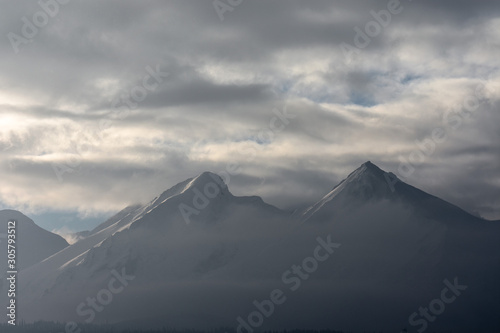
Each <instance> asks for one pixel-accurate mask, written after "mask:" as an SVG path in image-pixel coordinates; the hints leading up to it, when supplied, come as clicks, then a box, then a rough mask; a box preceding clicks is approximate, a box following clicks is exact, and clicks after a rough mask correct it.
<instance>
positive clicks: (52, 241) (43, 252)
mask: <svg viewBox="0 0 500 333" xmlns="http://www.w3.org/2000/svg"><path fill="white" fill-rule="evenodd" d="M8 221H16V234H17V235H16V236H17V237H16V244H15V245H16V247H17V256H16V257H17V258H16V259H17V260H16V261H17V269H18V270H23V269H25V268H27V267H29V266H31V265H33V264H35V263H38V262H40V261H42V260H43V259H45V258H47V257H49V256H51V255H53V254H54V253H56V252H59V251H60V250H62V249H64V248H65V247H67V246H68V243H67V242H66V241H65V240H64V239H63V238H62V237H61V236H59V235H56V234H54V233H51V232H49V231H47V230H45V229H42V228H40V227H39V226H37V225H36V224H35V223H34V222H33V220H31V219H30V218H29V217H27V216H26V215H24V214H22V213H20V212H18V211H15V210H1V211H0V228H1V229H0V233H3V234H6V233H7V223H8ZM0 241H2V242H5V243H6V242H7V239H0ZM0 269H1V270H0V272H5V271H7V269H6V256H2V257H1V258H0Z"/></svg>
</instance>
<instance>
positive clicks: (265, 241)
mask: <svg viewBox="0 0 500 333" xmlns="http://www.w3.org/2000/svg"><path fill="white" fill-rule="evenodd" d="M499 236H500V228H499V224H498V223H495V222H492V221H486V220H482V219H480V218H477V217H474V216H472V215H470V214H468V213H467V212H465V211H463V210H461V209H460V208H458V207H456V206H454V205H451V204H450V203H447V202H446V201H444V200H441V199H439V198H437V197H435V196H432V195H430V194H427V193H425V192H423V191H421V190H418V189H417V188H415V187H412V186H410V185H408V184H406V183H404V182H402V181H400V180H397V179H396V178H395V176H394V175H393V174H391V173H387V172H385V171H383V170H381V169H380V168H378V167H377V166H376V165H374V164H373V163H371V162H367V163H365V164H363V165H362V166H361V167H359V168H358V169H357V170H355V171H354V172H352V173H351V174H350V175H349V176H348V177H347V178H346V179H345V180H343V181H342V182H341V183H340V184H338V185H337V186H335V187H334V188H333V190H332V191H331V192H329V193H328V194H327V195H326V196H325V197H324V198H322V199H321V200H319V201H318V202H316V203H314V204H313V205H311V207H309V208H308V209H306V210H305V211H304V212H303V213H302V214H293V215H292V214H290V213H288V212H285V211H282V210H280V209H278V208H276V207H274V206H271V205H269V204H266V203H265V202H264V201H263V200H262V199H261V198H259V197H237V196H234V195H233V194H232V193H231V192H230V191H229V189H228V187H227V185H226V184H225V183H224V181H223V180H222V178H221V177H219V176H217V175H215V174H213V173H208V172H207V173H203V174H201V175H199V176H197V177H195V178H191V179H187V180H185V181H184V182H181V183H179V184H177V185H175V186H174V187H172V188H171V189H169V190H167V191H165V192H163V193H162V194H161V195H159V196H158V197H156V198H154V199H153V200H151V201H150V202H149V203H148V204H145V205H134V206H129V207H127V208H125V209H124V210H123V211H121V212H119V213H118V214H116V215H115V216H113V217H111V218H110V219H108V220H107V221H105V222H104V223H103V224H101V225H100V226H98V227H97V228H95V229H94V230H92V231H91V232H90V233H89V234H88V235H87V237H85V238H84V239H82V240H80V241H79V242H77V243H75V244H73V245H71V246H68V247H67V248H65V249H64V250H62V251H59V252H58V253H57V254H55V255H53V256H51V257H50V258H48V259H46V260H44V261H43V262H40V263H38V264H36V265H33V266H31V267H30V268H28V269H26V270H25V271H24V274H23V275H22V276H20V280H19V290H20V291H21V295H20V297H19V305H20V308H19V313H20V314H21V316H22V319H26V320H28V321H33V320H39V319H44V320H57V321H75V322H94V323H99V322H110V323H123V325H124V326H126V327H127V328H130V327H133V326H134V325H135V326H142V327H163V326H168V327H176V328H199V329H207V328H215V327H221V326H233V327H236V326H240V331H241V330H242V331H246V332H250V330H249V329H248V327H250V326H245V325H249V324H248V321H251V320H254V321H255V320H256V318H257V317H258V315H256V314H255V311H260V312H261V313H268V314H269V312H270V313H272V315H271V314H269V315H262V322H261V323H260V324H259V325H257V326H258V327H257V326H256V327H255V328H262V329H266V328H269V329H277V328H297V327H304V328H315V329H319V328H325V327H329V328H334V329H343V330H350V331H363V330H369V331H372V330H377V331H396V330H400V329H401V328H402V327H405V326H406V327H407V328H411V329H414V330H416V329H418V328H422V327H423V326H422V327H421V325H424V324H423V321H422V320H423V319H422V318H421V315H419V314H418V313H417V316H418V317H413V318H414V320H413V322H411V323H410V322H409V318H410V317H411V315H412V314H413V313H414V312H415V311H416V312H419V308H420V307H421V306H424V305H428V304H429V303H430V302H432V301H433V300H434V299H436V298H439V297H440V296H441V295H442V293H441V291H442V290H443V288H444V287H445V286H446V285H447V284H446V283H444V282H443V281H448V282H449V283H455V281H458V282H456V283H457V284H459V285H466V286H467V287H466V289H465V290H464V291H463V293H462V294H461V295H460V297H458V296H457V297H456V301H454V302H453V304H447V305H446V312H445V313H443V314H442V315H440V316H439V320H433V321H428V322H427V323H426V324H427V325H428V326H429V327H432V331H436V332H439V331H444V330H446V331H449V330H450V329H453V331H454V332H461V331H462V332H468V331H471V330H473V331H474V332H481V331H484V332H488V331H489V332H491V331H495V330H496V331H499V330H500V324H499V322H498V319H497V316H496V314H497V313H498V311H499V310H500V305H499V302H498V299H499V297H498V296H499V295H500V292H499V290H498V287H497V281H498V279H500V255H499V254H500V245H499V242H498V237H499ZM450 281H451V282H450ZM280 292H281V295H282V296H281V298H280V297H277V296H276V295H278V294H280ZM273 295H274V296H273ZM271 298H273V299H275V300H278V299H281V301H277V303H275V304H274V305H273V306H272V311H271V308H270V305H269V304H270V303H269V302H267V303H266V300H269V299H271ZM92 302H94V303H92ZM95 302H97V303H95ZM278 303H279V304H278ZM262 304H266V305H265V306H264V305H262ZM263 306H264V308H263ZM259 309H260V310H259ZM266 309H267V310H266ZM463 313H466V314H467V316H463V315H461V314H463ZM252 316H253V317H252ZM256 316H257V317H256ZM252 318H253V319H252ZM360 318H361V319H362V320H360ZM259 320H260V319H259ZM242 321H243V322H245V323H246V324H242ZM241 325H243V326H241ZM245 327H246V328H245ZM250 328H251V327H250Z"/></svg>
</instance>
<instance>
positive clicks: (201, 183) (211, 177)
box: [183, 171, 228, 192]
mask: <svg viewBox="0 0 500 333" xmlns="http://www.w3.org/2000/svg"><path fill="white" fill-rule="evenodd" d="M207 184H216V185H218V186H219V187H221V189H222V190H226V191H228V189H227V184H226V183H225V182H224V180H223V179H222V177H221V176H219V175H218V174H215V173H213V172H209V171H205V172H203V173H202V174H200V175H199V176H197V177H195V178H192V179H191V181H189V183H188V184H187V185H186V187H185V189H184V191H185V190H188V189H194V188H200V189H203V188H204V187H205V186H207ZM184 191H183V192H184Z"/></svg>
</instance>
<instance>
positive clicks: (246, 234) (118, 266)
mask: <svg viewBox="0 0 500 333" xmlns="http://www.w3.org/2000/svg"><path fill="white" fill-rule="evenodd" d="M287 216H289V214H288V213H286V212H284V211H281V210H279V209H278V208H276V207H273V206H271V205H268V204H266V203H264V202H263V201H262V199H261V198H259V197H237V196H233V195H232V194H231V193H230V192H229V190H228V188H227V186H226V184H225V183H224V182H223V180H222V179H221V178H220V177H219V176H217V175H215V174H212V173H208V172H206V173H203V174H201V175H199V176H198V177H195V178H192V179H188V180H186V181H184V182H181V183H179V184H177V185H175V186H174V187H172V188H171V189H169V190H167V191H165V192H163V193H162V194H161V195H159V196H158V197H156V198H154V199H153V200H152V201H151V202H150V203H148V204H146V205H135V206H130V207H127V208H125V209H124V210H123V211H121V212H119V213H118V214H116V215H115V216H113V217H111V218H110V219H108V220H107V221H106V222H104V223H103V224H102V225H100V226H98V227H97V228H96V229H94V230H92V231H91V232H90V234H89V235H88V236H87V237H86V238H84V239H82V240H80V241H79V242H77V243H75V244H73V245H71V246H69V247H67V248H66V249H64V250H63V251H60V252H59V253H57V254H56V255H54V256H52V257H50V258H49V259H47V260H45V261H44V262H42V263H39V264H38V265H35V266H33V267H31V268H30V269H29V270H28V271H27V272H26V273H25V274H24V275H23V276H22V277H20V281H19V283H20V290H22V291H26V293H25V294H24V295H23V297H22V300H23V301H22V302H21V303H22V304H23V305H24V306H25V307H24V308H22V311H20V312H22V313H25V314H29V315H26V316H25V317H24V318H25V319H28V320H34V319H39V318H44V319H55V320H66V319H67V318H68V317H69V318H71V316H74V315H75V313H76V311H75V307H76V305H78V303H79V301H80V300H81V299H85V298H86V295H87V293H88V292H89V290H95V291H96V292H97V291H99V289H102V281H105V280H106V279H109V278H111V277H112V276H113V275H112V272H113V271H117V272H121V270H122V269H125V271H126V272H127V273H130V274H134V276H136V277H137V278H138V279H137V280H138V281H141V282H142V283H139V282H137V283H136V288H137V289H139V290H141V289H142V290H144V289H146V290H149V292H148V293H143V294H142V295H141V296H140V298H141V299H143V300H144V301H145V302H146V300H148V302H149V303H150V304H151V305H150V307H152V308H156V309H158V308H161V307H159V306H158V304H162V302H163V303H164V302H165V299H163V300H162V299H160V300H157V302H159V303H154V302H152V299H154V298H155V297H157V296H158V295H162V292H161V291H164V293H167V292H166V291H165V289H169V292H168V293H169V294H172V293H173V292H175V293H178V292H179V290H178V287H177V286H173V285H172V284H171V283H169V282H172V283H173V282H175V284H177V283H178V281H186V280H191V279H199V278H200V277H206V276H207V275H210V274H213V272H214V271H217V270H219V269H225V268H226V267H225V266H227V265H229V264H235V265H236V266H238V265H240V264H241V262H244V261H245V260H246V257H247V256H250V257H251V256H253V255H254V253H253V252H254V250H255V249H256V248H255V247H256V246H259V244H261V243H262V242H264V241H265V240H266V235H265V234H264V235H263V234H261V232H262V230H266V231H268V232H271V231H273V230H279V229H281V228H279V226H280V225H281V226H282V225H283V224H285V223H287V222H288V221H287V220H286V217H287ZM264 228H265V229H264ZM274 232H276V231H274ZM257 249H258V248H257ZM243 271H244V270H243ZM237 275H242V273H241V272H240V273H237ZM243 275H244V273H243ZM34 277H36V278H34ZM139 277H141V279H139ZM153 286H155V287H154V288H153ZM172 288H173V290H172ZM137 289H135V290H130V291H129V293H130V295H134V293H135V292H137V291H136V290H137ZM134 297H138V296H137V295H136V296H134ZM179 297H180V296H179ZM160 298H164V297H163V296H161V297H160ZM63 300H64V301H63ZM61 302H62V303H65V304H67V305H68V306H64V307H63V308H62V309H59V310H58V311H57V312H54V311H53V310H52V306H55V305H54V304H61ZM71 304H73V306H71ZM49 305H52V306H49ZM163 306H165V304H163ZM145 311H146V310H145ZM126 312H127V310H126V309H124V308H121V311H120V312H119V314H118V315H117V318H115V320H118V319H123V318H130V317H132V318H133V316H137V313H136V311H135V310H134V309H133V308H131V310H130V312H131V314H130V315H127V316H125V317H123V313H126ZM134 313H135V314H134ZM140 315H141V316H144V313H140ZM109 318H110V317H106V318H102V319H103V320H104V319H106V320H110V319H109ZM74 319H75V320H78V319H81V318H79V317H77V318H74ZM187 320H190V319H187ZM183 323H184V324H186V323H187V321H186V320H184V321H183Z"/></svg>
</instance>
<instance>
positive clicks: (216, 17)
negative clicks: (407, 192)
mask: <svg viewBox="0 0 500 333" xmlns="http://www.w3.org/2000/svg"><path fill="white" fill-rule="evenodd" d="M0 29H1V32H2V40H1V46H0V66H1V71H0V85H1V89H0V96H1V98H0V103H1V106H0V110H1V111H0V124H1V127H0V172H1V178H2V182H1V186H0V207H1V208H14V209H18V210H21V211H22V212H24V213H26V214H28V215H29V216H31V217H33V218H34V219H35V221H37V222H39V223H40V224H41V225H42V226H43V227H46V228H48V229H59V228H63V227H64V228H68V229H70V230H84V229H89V228H91V227H93V226H94V225H95V223H97V221H99V220H101V219H102V218H104V217H105V216H108V215H109V214H112V213H113V212H115V211H117V210H120V209H121V208H123V207H124V206H126V205H128V204H131V203H135V202H147V201H149V200H150V199H152V198H153V197H154V196H156V195H157V194H159V193H161V192H162V191H164V190H165V189H167V188H169V187H171V186H173V185H174V184H176V183H178V182H180V181H182V180H184V179H186V178H190V177H193V176H195V175H197V174H199V173H201V172H203V171H206V170H209V171H213V172H217V173H221V172H224V171H225V170H226V169H227V168H228V164H229V165H231V166H233V167H234V166H237V167H238V170H239V174H238V175H233V176H231V177H230V184H229V187H230V189H231V191H232V192H233V193H234V194H237V195H254V194H256V195H260V196H262V197H263V198H264V200H265V201H267V202H269V203H271V204H274V205H277V206H278V207H280V208H285V209H293V208H295V207H301V206H303V205H306V204H308V203H311V202H313V201H315V200H317V199H319V198H320V197H322V196H323V195H324V194H325V193H326V192H328V191H329V190H330V189H331V188H332V187H333V186H334V185H336V184H337V183H338V182H339V181H340V180H342V179H343V178H344V177H345V176H347V175H348V174H349V172H351V171H352V170H354V169H355V168H357V167H359V165H360V164H362V163H363V162H365V161H367V160H371V161H372V162H373V163H375V164H377V165H378V166H380V167H381V168H383V169H385V170H387V171H392V172H394V173H395V174H396V175H398V177H400V178H401V179H404V180H405V181H406V182H408V183H410V184H412V185H414V186H417V187H419V188H421V189H423V190H425V191H427V192H430V193H432V194H434V195H437V196H440V197H442V198H444V199H446V200H448V201H450V202H452V203H454V204H457V205H460V206H461V207H463V208H465V209H466V210H468V211H470V212H473V213H475V214H480V215H481V216H483V217H485V218H488V219H500V172H499V166H500V148H499V144H498V143H499V142H500V111H499V106H500V100H499V99H500V72H499V68H500V67H499V66H500V57H499V56H498V55H499V51H500V2H498V1H491V0H482V1H465V0H463V1H457V0H454V1H451V0H446V1H422V0H413V1H411V0H402V1H401V2H398V1H396V0H390V1H387V0H383V1H352V0H348V1H347V0H346V1H300V2H299V1H253V0H242V1H241V0H231V1H229V0H220V1H216V2H212V1H211V0H209V1H181V0H179V1H123V0H122V1H88V0H86V1H78V0H72V1H67V0H65V1H63V0H59V2H55V0H42V1H41V4H39V3H37V2H35V1H19V0H16V1H7V0H2V11H1V12H0Z"/></svg>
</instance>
